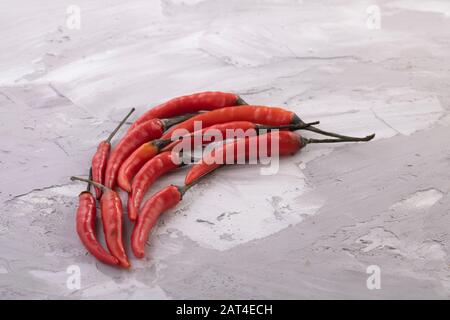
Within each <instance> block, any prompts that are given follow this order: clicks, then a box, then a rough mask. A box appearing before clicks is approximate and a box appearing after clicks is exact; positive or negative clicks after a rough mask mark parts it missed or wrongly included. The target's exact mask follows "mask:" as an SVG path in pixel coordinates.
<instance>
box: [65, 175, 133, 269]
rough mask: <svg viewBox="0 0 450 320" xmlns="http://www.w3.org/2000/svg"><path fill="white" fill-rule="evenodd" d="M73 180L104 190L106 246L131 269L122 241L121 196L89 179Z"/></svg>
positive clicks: (103, 215) (102, 199) (124, 266)
mask: <svg viewBox="0 0 450 320" xmlns="http://www.w3.org/2000/svg"><path fill="white" fill-rule="evenodd" d="M71 179H72V180H79V181H84V182H88V183H92V184H93V185H96V186H97V187H99V188H102V189H103V190H102V191H103V195H102V198H101V199H100V208H101V212H102V221H103V232H104V233H105V240H106V245H107V246H108V249H109V251H110V252H111V254H112V255H113V256H114V257H116V258H117V259H118V260H119V265H120V266H121V267H123V268H129V267H130V266H131V265H130V262H129V261H128V257H127V254H126V253H125V248H124V245H123V239H122V233H123V232H122V225H123V209H122V201H121V200H120V197H119V195H118V194H117V192H115V191H114V190H112V189H109V188H106V187H104V186H103V185H101V184H98V183H96V182H93V181H90V180H88V179H83V178H79V177H71Z"/></svg>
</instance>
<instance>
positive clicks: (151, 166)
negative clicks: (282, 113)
mask: <svg viewBox="0 0 450 320" xmlns="http://www.w3.org/2000/svg"><path fill="white" fill-rule="evenodd" d="M318 123H319V122H318V121H316V122H312V123H307V124H305V125H289V126H264V125H258V124H254V123H252V122H247V121H235V122H229V123H224V124H220V125H215V126H212V127H209V128H206V129H203V130H201V132H194V133H192V134H191V135H189V136H187V137H184V138H183V140H190V141H188V143H189V142H190V144H191V147H192V148H194V147H195V145H194V139H193V136H194V135H195V134H199V135H200V138H201V139H202V141H201V142H202V143H204V142H206V143H210V142H212V141H211V140H210V139H208V140H207V141H203V139H204V136H203V135H204V134H205V133H207V132H208V130H211V129H215V130H218V132H220V133H221V134H222V136H225V135H226V130H229V129H233V130H238V129H241V130H243V131H246V130H248V129H254V130H255V134H258V132H259V131H261V130H273V129H282V128H285V129H290V130H298V129H304V128H306V127H308V126H310V125H313V124H318ZM183 140H180V141H175V142H176V143H179V142H181V141H183ZM171 149H172V148H170V149H169V150H167V151H164V152H162V153H160V154H159V155H157V156H155V157H154V158H152V159H150V160H148V161H147V162H146V163H145V164H144V166H142V167H141V168H140V170H139V171H138V173H137V174H136V175H135V177H134V179H133V183H132V185H131V192H130V193H129V197H128V216H129V218H130V220H132V221H134V220H136V218H137V216H138V211H139V208H140V206H141V202H142V199H143V198H144V195H145V193H146V192H147V190H148V189H149V187H150V186H151V185H152V184H153V183H154V182H155V181H156V179H157V178H158V177H160V176H161V175H163V174H165V173H166V172H168V171H170V170H173V169H175V168H177V167H178V166H179V165H181V164H182V162H181V160H180V157H179V155H178V154H177V153H173V152H170V150H171ZM124 164H125V163H124Z"/></svg>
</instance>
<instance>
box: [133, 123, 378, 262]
mask: <svg viewBox="0 0 450 320" xmlns="http://www.w3.org/2000/svg"><path fill="white" fill-rule="evenodd" d="M374 136H375V135H370V136H367V137H364V138H352V139H346V140H344V139H323V140H319V139H307V138H303V137H301V136H299V135H296V134H295V133H293V132H291V131H280V132H276V133H275V132H269V133H266V134H263V135H259V136H252V137H249V138H245V139H238V140H234V141H233V142H230V143H227V144H224V145H222V146H221V147H219V148H218V149H214V150H213V151H212V152H211V153H210V154H208V155H206V156H204V157H203V158H202V160H201V161H199V162H198V163H197V164H196V165H194V166H193V167H192V168H191V170H190V171H189V173H188V175H187V176H186V179H185V185H184V186H182V187H179V186H173V185H171V186H168V187H166V188H164V189H162V190H161V191H159V192H157V193H155V194H154V195H153V196H152V197H151V198H150V199H148V200H147V201H146V202H145V204H144V206H143V208H142V210H141V214H140V215H139V216H138V218H137V222H136V224H135V226H134V229H133V234H132V236H131V248H132V251H133V253H134V255H135V256H136V257H137V258H142V257H144V254H145V243H146V241H147V239H148V236H149V234H150V231H151V230H152V228H153V226H154V225H155V224H156V222H157V220H158V218H159V216H160V215H161V214H163V213H164V212H165V211H166V210H169V209H171V208H173V207H175V206H176V205H177V204H178V203H179V202H180V201H181V199H182V197H183V195H184V194H185V193H186V191H187V190H188V189H189V188H191V187H192V186H193V185H195V184H196V183H198V182H199V181H200V180H201V178H202V177H205V176H206V175H207V174H210V173H211V172H212V171H214V169H217V168H218V167H220V166H222V165H221V164H219V165H217V164H214V163H213V164H208V163H209V162H206V161H204V160H206V157H209V156H213V155H214V154H215V150H219V149H220V148H221V149H222V155H224V157H226V153H227V151H228V152H229V153H230V152H232V153H233V155H234V160H236V159H238V158H237V156H238V155H240V153H239V152H241V151H240V150H242V149H241V148H239V147H238V145H239V144H242V143H244V145H245V149H244V150H245V151H244V152H245V156H246V157H247V158H251V157H250V154H249V146H250V144H251V143H252V140H253V141H255V140H256V142H257V150H256V151H257V152H256V154H257V155H259V148H260V146H261V145H262V143H266V144H267V145H266V146H267V151H268V155H270V154H271V153H272V150H271V147H272V143H271V142H272V139H277V140H278V151H279V155H288V154H294V153H296V152H298V151H299V150H300V149H301V148H303V147H304V146H305V145H307V144H308V143H329V142H348V141H369V140H371V139H372V138H373V137H374ZM224 159H227V158H224Z"/></svg>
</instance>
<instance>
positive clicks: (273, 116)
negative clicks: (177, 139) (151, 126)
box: [161, 106, 300, 139]
mask: <svg viewBox="0 0 450 320" xmlns="http://www.w3.org/2000/svg"><path fill="white" fill-rule="evenodd" d="M232 121H250V122H254V123H259V124H263V125H272V126H279V125H288V124H298V123H300V119H299V118H298V117H297V116H296V114H295V113H294V112H292V111H288V110H285V109H282V108H275V107H265V106H238V107H226V108H222V109H217V110H213V111H210V112H205V113H201V114H199V115H196V116H194V117H192V118H190V119H188V120H186V121H184V122H182V123H180V124H178V125H175V126H173V127H171V128H170V130H168V131H167V132H165V133H164V135H163V136H162V137H161V139H170V138H171V137H172V134H173V133H174V131H175V130H178V129H184V130H186V131H188V132H192V131H194V130H195V127H194V123H195V122H200V123H201V124H202V127H203V128H207V127H210V126H212V125H215V124H220V123H225V122H232Z"/></svg>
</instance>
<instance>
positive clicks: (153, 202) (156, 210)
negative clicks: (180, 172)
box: [131, 186, 182, 258]
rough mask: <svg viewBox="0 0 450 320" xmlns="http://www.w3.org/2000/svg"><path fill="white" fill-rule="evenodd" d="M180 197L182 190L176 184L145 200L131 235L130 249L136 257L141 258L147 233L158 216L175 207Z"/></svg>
mask: <svg viewBox="0 0 450 320" xmlns="http://www.w3.org/2000/svg"><path fill="white" fill-rule="evenodd" d="M181 198H182V192H181V191H180V189H179V188H178V187H176V186H168V187H166V188H164V189H162V190H161V191H159V192H158V193H156V194H155V195H153V196H152V197H151V198H150V199H148V200H147V201H146V202H145V205H144V207H143V209H142V213H141V214H140V215H139V216H138V218H137V221H136V224H135V226H134V229H133V234H132V235H131V249H132V251H133V253H134V255H135V256H136V257H137V258H143V257H144V254H145V243H146V242H147V239H148V235H149V233H150V231H151V230H152V229H153V226H154V225H155V224H156V221H157V220H158V218H159V216H160V215H161V214H162V213H164V212H165V211H167V210H169V209H171V208H173V207H175V206H176V205H177V204H178V203H179V202H180V201H181Z"/></svg>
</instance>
